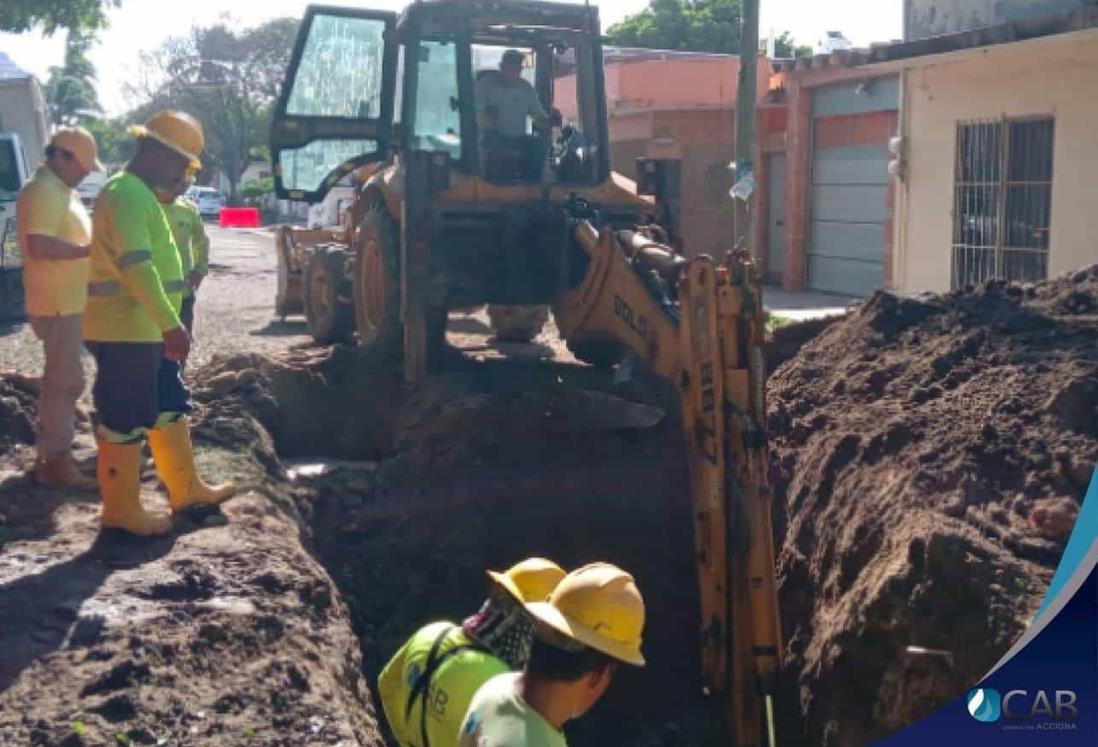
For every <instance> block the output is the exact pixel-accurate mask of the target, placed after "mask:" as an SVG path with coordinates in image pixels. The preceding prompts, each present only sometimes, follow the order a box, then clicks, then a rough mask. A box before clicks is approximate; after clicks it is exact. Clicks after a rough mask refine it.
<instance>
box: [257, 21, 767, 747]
mask: <svg viewBox="0 0 1098 747" xmlns="http://www.w3.org/2000/svg"><path fill="white" fill-rule="evenodd" d="M508 49H518V50H519V51H521V52H522V53H523V55H524V57H525V59H526V61H527V76H528V80H529V82H530V83H531V84H532V85H533V87H534V89H535V90H536V92H537V94H538V96H539V98H540V100H541V102H542V104H543V105H544V108H545V109H546V110H552V108H553V106H554V104H561V107H560V108H562V109H566V108H567V109H568V110H569V111H571V112H573V114H572V117H571V118H566V119H562V120H561V121H558V122H557V123H556V124H557V125H558V126H557V127H556V128H554V130H553V131H552V133H544V132H538V131H537V130H534V129H532V128H531V130H530V131H529V132H528V137H529V138H534V139H537V138H545V140H547V141H549V142H546V143H544V145H546V146H548V147H547V148H546V150H548V152H549V155H548V156H547V158H546V159H545V163H544V164H543V168H542V169H541V173H540V174H530V173H525V172H523V171H522V170H521V169H520V168H519V164H520V162H521V161H522V160H523V159H522V157H521V154H518V155H517V156H516V154H515V153H513V152H509V151H508V150H507V149H506V148H504V149H502V150H501V149H500V148H498V147H497V145H494V144H493V143H492V142H491V141H490V139H488V138H486V137H484V135H485V133H483V132H480V129H481V128H482V127H483V125H484V123H483V122H481V121H478V112H477V107H476V101H475V96H476V81H477V79H478V78H480V77H481V76H482V75H486V74H491V73H490V71H492V70H493V69H494V68H495V67H496V65H497V62H498V60H499V59H500V57H501V56H502V54H503V52H504V51H505V50H508ZM566 73H567V74H568V75H569V78H570V79H571V80H574V81H575V85H574V87H572V86H569V87H568V88H569V91H568V92H567V93H565V91H564V88H565V86H560V88H561V90H560V91H557V87H558V81H559V80H560V78H561V76H562V75H563V74H566ZM566 96H568V97H570V102H569V103H570V106H568V107H566V106H564V105H563V102H562V99H563V98H565V97H566ZM271 153H272V158H273V162H274V163H273V165H274V173H275V187H276V190H277V192H278V194H279V196H280V197H282V198H284V199H293V200H304V201H308V202H317V201H320V200H322V199H323V198H324V196H325V195H326V194H327V193H328V192H329V191H330V190H331V188H332V187H334V186H335V185H337V184H341V183H342V184H350V185H351V186H352V187H353V188H354V190H355V195H356V196H355V199H354V202H353V204H352V205H351V207H350V209H349V210H348V211H347V217H346V220H345V221H344V225H343V226H342V227H340V228H339V229H336V230H297V229H290V228H283V229H280V230H279V232H278V234H277V240H276V243H277V248H278V252H279V257H280V260H279V261H280V273H279V296H278V303H279V307H278V311H279V313H280V314H288V313H295V312H297V311H298V310H300V309H302V308H303V309H304V311H305V313H306V316H307V318H309V323H310V327H311V329H312V330H313V332H314V335H316V336H317V337H318V339H322V340H338V339H345V338H347V337H349V335H350V334H351V332H352V330H353V332H354V334H355V335H356V336H357V340H358V344H360V345H362V346H364V347H370V348H375V349H379V350H382V351H388V352H390V353H392V354H394V355H400V354H402V355H403V361H404V371H405V377H406V379H407V380H408V381H410V382H416V381H419V380H421V379H422V378H423V377H424V376H425V375H426V373H427V371H428V368H429V366H430V364H431V359H432V355H431V353H432V351H433V350H435V349H437V348H438V347H439V346H440V344H441V343H442V342H443V340H444V332H445V322H446V315H447V311H448V310H449V309H455V308H463V307H469V306H473V305H480V304H485V303H487V304H503V305H512V306H514V305H518V306H526V307H530V306H533V307H537V306H539V305H542V306H543V305H550V306H551V307H552V310H553V315H554V317H555V320H556V324H557V327H558V328H559V330H560V333H561V336H562V337H563V338H564V339H565V341H566V342H567V344H568V346H569V348H570V349H571V350H572V351H573V353H575V355H576V356H577V357H578V358H580V359H581V360H585V361H588V362H591V363H594V364H596V365H598V364H602V365H612V364H614V363H616V362H617V361H618V360H620V358H621V355H622V353H623V351H624V350H625V349H629V350H631V351H632V353H633V354H634V355H635V356H636V357H637V358H639V359H640V360H642V361H644V362H645V363H646V364H647V365H648V367H649V368H651V370H652V371H654V372H655V373H656V374H657V375H659V376H662V377H664V378H666V379H668V380H669V381H671V382H673V383H674V384H675V386H676V387H677V388H678V390H679V392H680V394H681V403H682V417H683V426H684V428H685V432H686V443H687V452H688V455H689V461H690V465H689V466H690V476H691V493H692V506H693V514H694V520H695V521H694V536H695V550H696V561H697V570H698V582H699V589H700V597H701V606H702V616H701V617H702V629H701V642H702V667H703V670H704V678H705V681H706V685H707V687H708V688H709V689H710V690H711V691H713V692H714V693H716V694H718V695H721V694H723V697H724V701H725V703H726V704H727V713H728V719H729V735H730V741H731V743H732V744H733V745H735V746H736V747H757V746H759V745H762V744H765V743H766V742H767V739H766V737H767V736H769V742H770V744H771V745H773V742H774V733H773V732H774V728H773V713H772V705H771V699H770V695H771V689H772V686H773V680H774V675H775V672H776V670H777V667H778V663H779V661H780V658H781V648H782V646H781V639H780V628H779V621H778V604H777V593H776V585H775V572H774V548H773V538H772V531H771V524H770V494H769V491H768V487H767V469H766V467H767V458H766V434H765V430H764V425H763V424H764V422H765V412H766V403H765V377H766V371H765V365H764V361H763V336H764V315H763V307H762V299H761V295H760V286H759V274H758V272H757V269H756V267H755V265H754V264H753V262H752V261H751V259H750V258H749V257H746V256H743V255H741V254H737V253H730V254H729V256H728V257H725V258H721V259H719V260H715V259H712V258H710V257H706V256H702V257H697V258H694V259H691V260H686V259H684V258H683V257H680V256H677V255H676V254H675V253H674V252H673V251H672V250H671V249H670V248H669V246H668V244H667V241H666V238H665V236H664V234H663V233H662V232H661V231H660V230H659V228H657V227H655V226H653V225H652V224H651V220H652V216H653V215H656V214H658V212H659V208H658V206H657V205H656V202H657V200H656V199H654V198H655V197H658V195H642V194H639V193H638V190H637V188H636V185H635V184H634V183H633V182H631V181H630V180H627V179H624V178H622V177H620V176H619V175H617V174H614V173H612V172H611V171H610V166H609V137H608V133H607V118H606V98H605V91H604V83H603V65H602V37H601V34H600V29H599V18H598V10H597V8H595V7H593V6H590V5H581V4H567V3H552V2H540V1H538V0H507V1H506V2H505V1H504V0H419V2H415V3H413V4H412V5H410V6H409V7H408V8H407V9H406V10H405V11H404V13H403V14H401V15H400V16H399V17H397V16H396V15H395V14H393V13H389V12H385V11H378V10H364V9H351V8H333V7H321V6H310V7H309V9H308V10H307V12H306V15H305V18H304V21H303V23H302V25H301V29H300V31H299V35H298V39H297V42H296V44H295V48H294V51H293V55H292V58H291V63H290V67H289V71H288V74H287V79H286V81H285V83H284V85H283V90H282V94H281V97H280V99H279V102H278V105H277V107H276V111H275V116H274V119H273V124H272V131H271ZM644 191H654V190H647V189H646V190H644ZM295 302H296V303H295Z"/></svg>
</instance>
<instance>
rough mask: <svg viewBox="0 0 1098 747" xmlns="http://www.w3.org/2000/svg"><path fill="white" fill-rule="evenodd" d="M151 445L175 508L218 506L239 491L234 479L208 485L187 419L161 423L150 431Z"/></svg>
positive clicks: (157, 469)
mask: <svg viewBox="0 0 1098 747" xmlns="http://www.w3.org/2000/svg"><path fill="white" fill-rule="evenodd" d="M149 446H150V447H151V448H152V455H153V461H154V462H156V471H157V472H158V473H159V474H160V479H161V480H163V481H164V484H165V485H166V486H167V487H168V502H169V503H171V504H172V510H173V511H183V510H185V509H188V508H193V507H195V506H216V505H217V504H218V503H221V502H222V501H224V500H226V499H228V498H229V497H231V496H232V494H233V493H235V492H236V486H235V485H233V484H232V483H231V482H229V483H225V484H223V485H207V484H206V483H204V482H203V481H202V478H201V477H199V476H198V467H197V466H196V465H195V462H194V451H193V449H192V447H191V430H190V425H189V423H188V422H187V419H186V418H180V419H179V420H176V421H175V422H172V423H164V424H163V425H158V426H157V427H156V428H153V429H152V430H150V431H149Z"/></svg>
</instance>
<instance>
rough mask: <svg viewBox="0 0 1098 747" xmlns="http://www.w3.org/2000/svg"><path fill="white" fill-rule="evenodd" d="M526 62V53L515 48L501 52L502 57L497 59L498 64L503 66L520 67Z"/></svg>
mask: <svg viewBox="0 0 1098 747" xmlns="http://www.w3.org/2000/svg"><path fill="white" fill-rule="evenodd" d="M525 63H526V55H524V54H523V53H522V52H520V51H518V50H517V49H508V50H507V51H506V52H504V53H503V58H502V59H500V61H499V66H500V67H501V68H504V67H522V66H523V65H524V64H525Z"/></svg>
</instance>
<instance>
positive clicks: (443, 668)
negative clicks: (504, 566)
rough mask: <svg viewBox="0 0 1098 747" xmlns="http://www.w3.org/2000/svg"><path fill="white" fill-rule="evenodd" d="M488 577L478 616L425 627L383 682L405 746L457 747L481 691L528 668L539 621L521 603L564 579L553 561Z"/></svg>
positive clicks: (541, 596)
mask: <svg viewBox="0 0 1098 747" xmlns="http://www.w3.org/2000/svg"><path fill="white" fill-rule="evenodd" d="M488 575H489V576H490V577H491V578H492V581H493V584H492V588H491V590H490V591H489V594H488V598H487V599H486V600H485V601H484V604H483V605H481V608H480V610H479V611H478V612H477V613H476V614H474V615H472V616H471V617H469V618H467V619H466V620H465V621H464V622H463V623H462V624H461V625H456V624H454V623H450V622H436V623H431V624H430V625H426V626H424V627H423V628H421V629H420V630H419V631H417V632H416V633H415V635H413V636H412V637H411V638H409V639H408V641H407V642H406V643H405V644H404V645H403V646H401V647H400V649H399V650H398V651H397V652H396V654H395V655H394V656H393V658H392V659H390V661H389V663H388V664H386V665H385V668H384V669H382V670H381V674H380V675H379V676H378V693H379V695H380V698H381V705H382V708H383V709H384V711H385V716H386V718H387V719H388V721H389V727H390V729H391V730H392V732H393V736H394V737H396V739H397V741H398V742H399V743H400V744H401V745H403V746H404V747H411V746H412V745H414V746H415V747H455V746H456V744H457V738H458V729H459V727H460V726H461V722H462V718H463V717H464V716H465V712H466V709H467V708H468V707H469V703H470V701H471V700H472V699H473V694H474V693H476V692H477V690H478V688H480V686H481V685H483V684H484V683H485V682H487V681H489V680H490V679H492V678H493V677H495V676H496V675H498V674H502V673H505V672H509V671H511V670H516V669H521V668H522V667H523V665H525V664H526V659H527V656H528V655H529V653H530V645H531V639H532V636H533V631H534V622H533V618H532V617H531V616H530V615H529V613H528V612H527V611H526V608H525V607H524V605H525V604H526V603H528V602H534V601H542V600H545V599H547V598H548V597H549V595H550V594H551V593H552V591H553V589H554V588H555V587H556V585H557V584H558V583H559V582H560V580H561V579H563V578H564V575H565V574H564V570H563V569H562V568H561V567H560V566H558V565H557V564H556V563H554V562H553V561H551V560H546V559H544V558H528V559H526V560H523V561H522V562H520V563H516V564H515V565H513V566H511V568H509V569H508V570H507V571H505V572H503V573H495V572H491V571H489V573H488Z"/></svg>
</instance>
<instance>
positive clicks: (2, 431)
mask: <svg viewBox="0 0 1098 747" xmlns="http://www.w3.org/2000/svg"><path fill="white" fill-rule="evenodd" d="M37 397H38V392H37V387H35V386H33V385H32V384H31V382H30V381H28V380H27V379H26V377H23V376H19V375H16V374H8V373H4V374H0V453H2V452H3V451H5V450H6V449H8V448H10V447H12V446H14V445H16V444H26V443H33V441H34V422H35V417H36V416H35V412H36V406H35V399H36V398H37Z"/></svg>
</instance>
